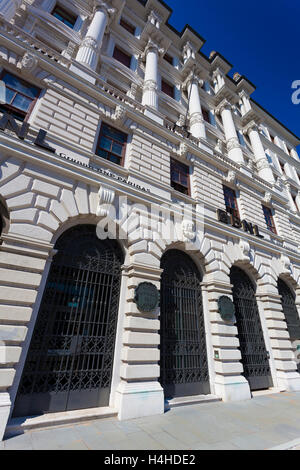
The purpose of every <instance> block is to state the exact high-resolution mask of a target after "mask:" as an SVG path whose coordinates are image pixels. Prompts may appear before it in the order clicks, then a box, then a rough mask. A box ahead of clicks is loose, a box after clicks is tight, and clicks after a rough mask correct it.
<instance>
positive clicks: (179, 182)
mask: <svg viewBox="0 0 300 470" xmlns="http://www.w3.org/2000/svg"><path fill="white" fill-rule="evenodd" d="M189 174H190V169H189V167H188V166H187V165H185V164H184V163H181V162H178V161H177V160H174V159H173V158H171V186H172V188H174V189H176V191H179V192H181V193H183V194H187V195H189V194H190V182H189V181H190V178H189Z"/></svg>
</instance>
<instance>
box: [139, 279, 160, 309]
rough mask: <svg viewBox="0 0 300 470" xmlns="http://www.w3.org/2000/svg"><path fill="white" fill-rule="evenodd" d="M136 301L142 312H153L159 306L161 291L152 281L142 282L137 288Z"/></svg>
mask: <svg viewBox="0 0 300 470" xmlns="http://www.w3.org/2000/svg"><path fill="white" fill-rule="evenodd" d="M134 301H135V302H136V305H137V308H138V309H139V311H140V312H151V311H153V310H155V309H156V308H157V307H158V304H159V291H158V289H157V287H156V286H155V285H154V284H152V283H151V282H141V283H140V284H139V285H138V286H137V287H136V288H135V296H134Z"/></svg>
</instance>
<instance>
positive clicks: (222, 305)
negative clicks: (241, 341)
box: [218, 295, 235, 322]
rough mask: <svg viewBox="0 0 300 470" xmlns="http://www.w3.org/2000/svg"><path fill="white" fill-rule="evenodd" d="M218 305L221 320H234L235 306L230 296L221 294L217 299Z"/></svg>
mask: <svg viewBox="0 0 300 470" xmlns="http://www.w3.org/2000/svg"><path fill="white" fill-rule="evenodd" d="M218 307H219V313H220V315H221V318H222V320H224V321H230V322H235V306H234V303H233V302H232V300H231V298H230V297H228V296H227V295H221V297H219V299H218Z"/></svg>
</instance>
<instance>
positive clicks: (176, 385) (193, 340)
mask: <svg viewBox="0 0 300 470" xmlns="http://www.w3.org/2000/svg"><path fill="white" fill-rule="evenodd" d="M161 268H162V269H163V273H162V279H161V309H160V322H161V359H160V370H161V376H160V382H161V384H162V386H163V388H164V392H165V397H166V398H172V397H179V396H189V395H199V394H207V393H210V387H209V376H208V364H207V351H206V341H205V328H204V318H203V307H202V293H201V286H200V283H201V276H200V273H199V270H198V269H197V267H196V265H195V263H194V262H193V261H192V259H191V258H190V257H189V256H188V255H186V254H185V253H183V252H182V251H180V250H169V251H167V252H166V253H165V254H164V255H163V257H162V260H161Z"/></svg>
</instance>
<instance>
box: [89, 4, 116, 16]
mask: <svg viewBox="0 0 300 470" xmlns="http://www.w3.org/2000/svg"><path fill="white" fill-rule="evenodd" d="M96 11H103V12H104V13H105V14H106V15H107V16H108V18H110V19H112V17H113V15H114V14H115V13H116V11H117V10H116V8H113V7H112V6H111V5H110V2H109V1H107V2H104V1H103V0H94V9H93V15H94V14H95V13H96Z"/></svg>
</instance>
